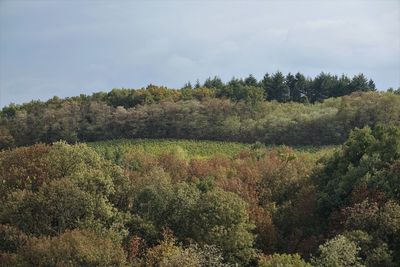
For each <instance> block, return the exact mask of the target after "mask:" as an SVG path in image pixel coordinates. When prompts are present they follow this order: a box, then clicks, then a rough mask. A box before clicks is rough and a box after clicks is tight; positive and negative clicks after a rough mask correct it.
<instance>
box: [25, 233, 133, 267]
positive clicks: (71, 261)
mask: <svg viewBox="0 0 400 267" xmlns="http://www.w3.org/2000/svg"><path fill="white" fill-rule="evenodd" d="M18 262H19V263H20V265H21V266H104V267H106V266H107V267H108V266H127V264H126V256H125V253H124V251H123V249H122V247H121V246H119V245H118V244H116V243H114V242H113V241H112V240H110V239H109V238H106V237H101V236H98V235H96V234H95V233H92V232H89V231H83V230H74V231H67V232H65V233H63V234H62V235H60V236H57V237H52V238H48V237H40V238H31V239H30V240H29V241H28V243H27V244H26V245H24V246H22V247H21V248H20V249H19V251H18Z"/></svg>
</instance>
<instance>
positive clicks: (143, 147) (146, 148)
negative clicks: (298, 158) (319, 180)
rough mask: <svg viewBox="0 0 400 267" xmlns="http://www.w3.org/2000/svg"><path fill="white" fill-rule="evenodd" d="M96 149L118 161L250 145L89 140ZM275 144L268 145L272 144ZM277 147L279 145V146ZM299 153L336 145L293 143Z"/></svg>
mask: <svg viewBox="0 0 400 267" xmlns="http://www.w3.org/2000/svg"><path fill="white" fill-rule="evenodd" d="M88 145H89V146H90V147H93V148H94V149H95V150H96V151H97V152H98V153H100V154H102V155H104V156H105V157H106V158H109V159H114V160H117V161H118V158H119V157H121V156H122V155H124V154H125V153H127V152H133V151H137V152H139V153H145V154H150V155H161V154H164V153H176V152H179V153H182V151H183V153H185V154H186V155H187V156H188V158H211V157H213V156H215V155H223V156H228V157H233V156H235V155H237V154H238V153H239V152H240V151H242V150H245V149H251V147H252V145H251V144H244V143H236V142H221V141H204V140H200V141H196V140H173V139H118V140H110V141H101V142H92V143H88ZM273 147H274V146H269V148H273ZM279 147H280V146H279ZM293 149H294V150H295V151H296V152H298V153H300V154H308V155H310V156H312V157H315V158H316V159H317V158H320V157H322V156H324V155H326V154H330V153H332V151H333V150H334V149H335V146H324V147H310V146H307V147H294V148H293Z"/></svg>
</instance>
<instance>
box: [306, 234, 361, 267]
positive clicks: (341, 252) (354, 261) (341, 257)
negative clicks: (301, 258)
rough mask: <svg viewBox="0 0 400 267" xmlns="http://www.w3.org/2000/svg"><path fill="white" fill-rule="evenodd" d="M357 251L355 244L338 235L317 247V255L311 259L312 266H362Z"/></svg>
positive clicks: (358, 249)
mask: <svg viewBox="0 0 400 267" xmlns="http://www.w3.org/2000/svg"><path fill="white" fill-rule="evenodd" d="M359 251H360V248H359V247H358V246H357V244H356V243H354V242H352V241H350V240H348V239H347V238H346V237H344V236H342V235H338V236H336V237H334V238H332V239H330V240H328V241H327V242H326V243H325V244H323V245H321V246H320V247H319V255H318V256H317V257H314V258H313V259H312V264H313V265H314V266H317V267H319V266H321V267H328V266H329V267H345V266H364V265H362V264H361V261H360V258H359V256H358V253H359Z"/></svg>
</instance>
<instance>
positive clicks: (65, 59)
mask: <svg viewBox="0 0 400 267" xmlns="http://www.w3.org/2000/svg"><path fill="white" fill-rule="evenodd" d="M277 70H279V71H282V72H283V73H288V72H292V73H295V72H301V73H303V74H305V75H307V76H310V77H314V76H315V75H317V74H318V73H320V72H322V71H323V72H329V73H331V74H337V75H341V74H342V73H344V74H347V75H349V76H353V75H355V74H358V73H364V74H365V75H366V76H367V77H369V78H372V79H373V80H374V81H375V83H376V85H377V87H378V88H379V89H387V88H389V87H393V88H398V87H400V1H398V0H394V1H391V0H376V1H372V0H371V1H368V0H364V1H354V0H353V1H351V0H350V1H345V0H336V1H334V0H328V1H294V0H292V1H289V0H288V1H183V0H181V1H127V0H121V1H100V0H91V1H89V0H87V1H78V0H69V1H57V0H55V1H50V0H46V1H36V0H30V1H20V0H0V107H3V106H5V105H8V104H10V103H11V102H12V103H17V104H18V103H23V102H28V101H30V100H37V99H40V100H46V99H49V98H51V97H52V96H54V95H57V96H60V97H66V96H74V95H79V94H81V93H83V94H91V93H92V92H98V91H110V90H111V89H112V88H122V87H123V88H141V87H144V86H146V85H148V84H150V83H151V84H157V85H165V86H168V87H171V88H180V87H182V86H183V85H184V84H185V83H186V82H187V81H191V82H192V83H195V81H196V80H197V79H199V80H200V81H204V80H205V79H206V78H207V77H209V76H211V77H213V76H215V75H217V76H219V77H221V78H222V79H223V80H224V81H228V80H230V79H231V78H232V77H234V76H235V77H247V76H248V75H249V74H253V75H254V76H255V77H256V78H258V79H261V78H262V77H263V76H264V74H265V73H266V72H269V73H273V72H276V71H277Z"/></svg>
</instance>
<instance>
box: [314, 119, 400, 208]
mask: <svg viewBox="0 0 400 267" xmlns="http://www.w3.org/2000/svg"><path fill="white" fill-rule="evenodd" d="M399 159H400V128H399V127H396V126H377V127H375V129H373V130H371V129H370V128H369V127H365V128H363V129H356V130H354V131H352V132H351V134H350V136H349V138H348V140H347V141H346V142H345V143H344V144H343V146H342V149H341V150H340V151H338V152H336V153H335V154H334V156H332V157H331V158H330V159H328V160H327V162H326V165H325V167H324V168H323V169H322V170H321V171H320V172H319V173H317V174H316V176H315V177H314V181H315V182H316V185H317V187H318V193H317V197H318V208H319V211H320V213H321V214H324V215H327V214H329V213H330V212H331V211H332V210H333V209H335V208H339V207H343V206H344V205H345V204H346V203H348V202H349V196H350V194H351V192H352V191H353V190H354V189H356V187H357V186H362V185H365V186H367V188H368V187H369V188H376V189H380V190H382V191H383V192H385V193H386V194H387V195H388V196H391V197H394V198H395V199H398V195H399V194H398V192H397V189H394V188H393V185H394V184H396V183H397V182H398V181H399V179H400V178H399V175H398V173H397V174H394V173H393V170H396V169H397V168H398V167H396V166H398V164H399V163H398V161H399ZM382 173H386V174H388V175H382Z"/></svg>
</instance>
